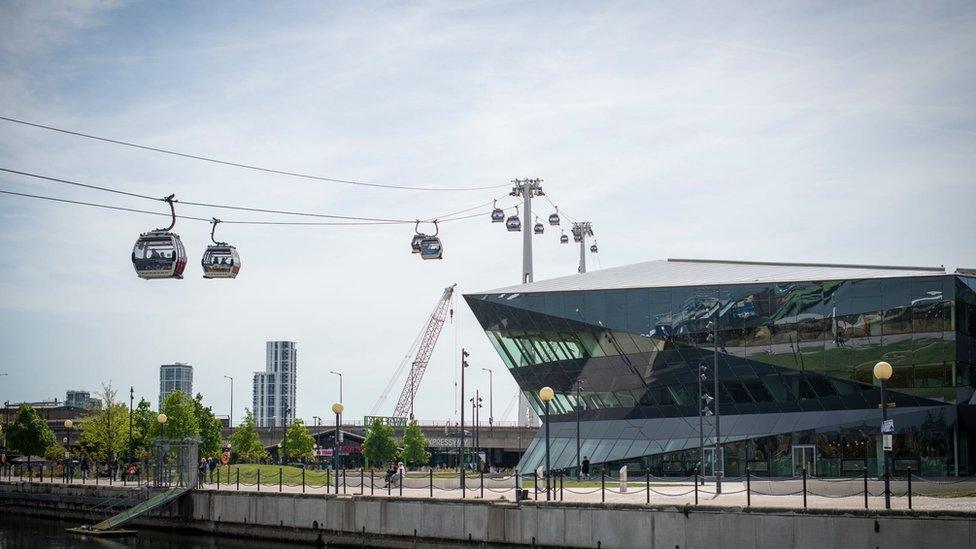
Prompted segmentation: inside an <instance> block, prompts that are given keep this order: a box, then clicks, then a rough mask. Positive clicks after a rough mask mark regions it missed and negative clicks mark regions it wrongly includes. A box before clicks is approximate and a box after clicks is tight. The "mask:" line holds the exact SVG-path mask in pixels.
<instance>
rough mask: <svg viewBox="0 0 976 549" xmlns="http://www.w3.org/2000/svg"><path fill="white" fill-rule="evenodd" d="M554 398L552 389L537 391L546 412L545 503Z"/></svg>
mask: <svg viewBox="0 0 976 549" xmlns="http://www.w3.org/2000/svg"><path fill="white" fill-rule="evenodd" d="M554 396H556V395H555V393H553V391H552V387H543V388H542V389H539V398H541V399H542V402H543V404H544V405H545V412H546V501H549V499H550V498H551V497H552V496H551V494H550V490H549V477H551V476H552V475H551V474H550V473H549V466H550V463H549V401H550V400H552V399H553V397H554Z"/></svg>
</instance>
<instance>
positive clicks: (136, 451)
mask: <svg viewBox="0 0 976 549" xmlns="http://www.w3.org/2000/svg"><path fill="white" fill-rule="evenodd" d="M157 415H158V414H157V413H156V412H155V411H153V409H152V406H151V405H150V404H149V401H148V400H146V399H144V398H143V399H140V400H139V404H138V405H137V406H136V409H135V410H133V411H132V453H133V455H134V456H135V457H137V458H141V459H145V458H147V457H148V456H150V455H151V454H152V449H153V446H154V445H153V439H154V438H155V437H156V435H157V434H158V431H159V427H158V425H159V423H157V421H156V416H157Z"/></svg>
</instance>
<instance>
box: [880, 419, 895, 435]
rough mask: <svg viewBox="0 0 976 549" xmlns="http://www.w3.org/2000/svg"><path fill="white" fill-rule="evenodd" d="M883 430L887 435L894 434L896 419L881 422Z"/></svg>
mask: <svg viewBox="0 0 976 549" xmlns="http://www.w3.org/2000/svg"><path fill="white" fill-rule="evenodd" d="M881 432H882V433H883V434H886V435H890V434H893V433H894V432H895V420H893V419H886V420H884V421H882V422H881Z"/></svg>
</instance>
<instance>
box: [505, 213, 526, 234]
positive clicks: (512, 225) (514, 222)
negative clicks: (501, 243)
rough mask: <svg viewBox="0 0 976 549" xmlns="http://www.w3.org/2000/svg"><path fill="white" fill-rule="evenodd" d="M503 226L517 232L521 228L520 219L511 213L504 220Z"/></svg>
mask: <svg viewBox="0 0 976 549" xmlns="http://www.w3.org/2000/svg"><path fill="white" fill-rule="evenodd" d="M505 227H506V228H507V229H508V230H509V231H511V232H513V233H517V232H519V231H521V230H522V220H521V219H519V216H517V215H513V216H511V217H509V218H508V219H507V220H505Z"/></svg>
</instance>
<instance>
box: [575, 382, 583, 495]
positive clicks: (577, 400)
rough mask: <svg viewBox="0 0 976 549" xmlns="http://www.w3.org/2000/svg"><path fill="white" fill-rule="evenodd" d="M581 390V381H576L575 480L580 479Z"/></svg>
mask: <svg viewBox="0 0 976 549" xmlns="http://www.w3.org/2000/svg"><path fill="white" fill-rule="evenodd" d="M582 388H583V380H582V379H577V380H576V480H579V479H580V471H581V468H580V467H581V465H580V409H581V408H582V406H580V404H581V403H582V402H583V400H582V398H581V395H580V392H581V391H582Z"/></svg>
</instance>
